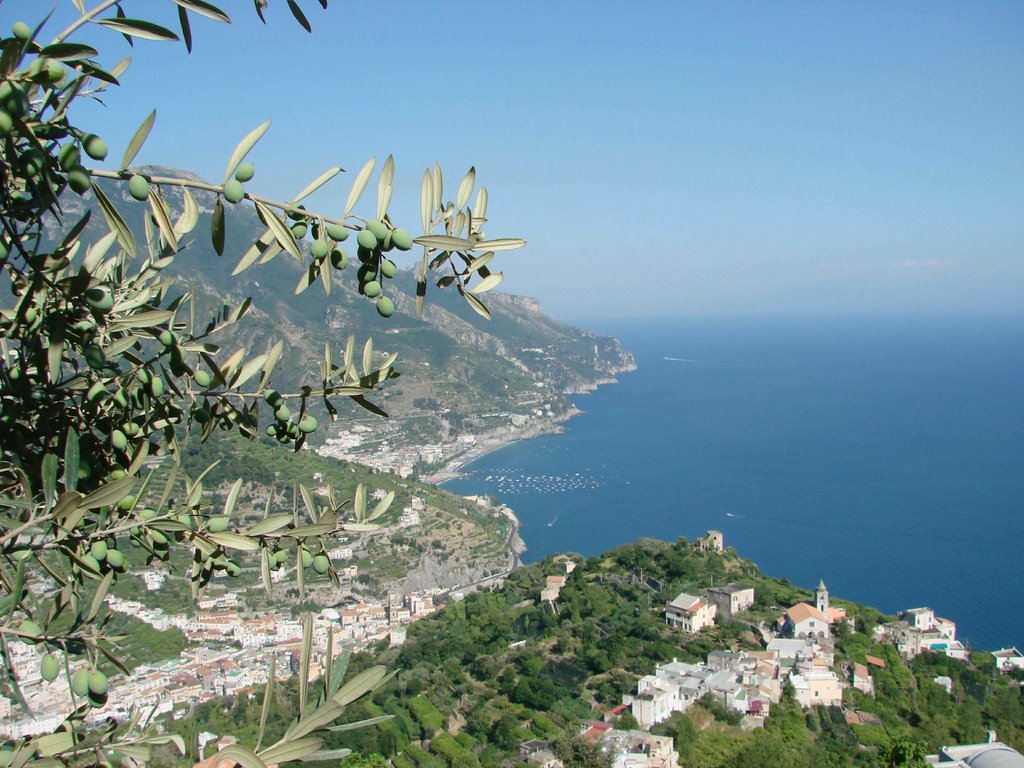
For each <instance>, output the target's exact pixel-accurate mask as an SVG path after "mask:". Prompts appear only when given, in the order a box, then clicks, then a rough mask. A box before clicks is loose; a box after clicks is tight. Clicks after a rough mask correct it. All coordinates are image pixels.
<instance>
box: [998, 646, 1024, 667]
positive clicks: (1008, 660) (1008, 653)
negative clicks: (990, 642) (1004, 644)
mask: <svg viewBox="0 0 1024 768" xmlns="http://www.w3.org/2000/svg"><path fill="white" fill-rule="evenodd" d="M992 656H993V657H994V658H995V660H996V666H997V667H999V669H1000V670H1001V671H1003V672H1009V671H1010V670H1011V669H1024V655H1021V652H1020V651H1018V650H1017V649H1016V648H1000V649H999V650H998V651H992Z"/></svg>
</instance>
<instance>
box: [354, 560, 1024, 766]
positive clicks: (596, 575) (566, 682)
mask: <svg viewBox="0 0 1024 768" xmlns="http://www.w3.org/2000/svg"><path fill="white" fill-rule="evenodd" d="M574 559H575V560H577V561H578V562H581V561H582V559H581V558H574ZM641 568H642V569H643V574H644V579H643V581H641V580H640V576H639V574H640V569H641ZM564 572H565V571H564V567H563V565H562V564H561V563H560V562H556V561H553V560H547V561H544V562H542V563H538V564H535V565H533V566H530V567H528V568H524V569H521V570H519V571H516V572H515V573H513V575H512V576H511V577H510V578H509V579H508V581H507V582H506V583H505V585H504V586H503V587H502V588H500V589H497V590H494V591H491V592H485V593H480V594H476V595H473V596H471V597H469V598H467V599H466V600H465V601H463V602H459V603H455V604H452V605H449V606H448V607H447V608H446V609H445V610H444V611H442V612H440V613H438V614H436V615H435V616H433V617H431V618H429V619H427V620H424V621H421V622H418V623H417V624H415V625H413V627H412V628H411V630H410V632H409V638H408V641H407V642H406V644H405V645H403V646H402V647H400V648H391V649H386V650H385V649H380V650H379V651H378V652H377V653H376V654H375V655H374V657H373V659H374V661H376V662H381V661H383V662H384V663H387V664H388V665H389V666H391V667H393V668H398V669H400V670H401V672H400V673H399V674H398V676H397V677H396V678H395V680H394V682H393V683H392V684H391V685H390V686H389V687H388V688H387V689H385V690H381V691H378V692H377V693H376V694H375V695H374V697H373V699H372V700H367V701H365V702H363V703H361V704H359V705H358V706H357V707H356V708H355V709H354V710H353V711H352V712H351V713H350V716H351V717H352V718H354V719H355V718H367V717H376V716H380V715H383V714H392V715H393V716H394V718H393V719H392V720H390V721H388V722H386V723H383V724H382V725H379V726H376V727H374V728H371V729H364V730H360V731H353V732H349V733H345V734H344V739H339V741H338V743H339V744H341V743H344V744H345V745H346V746H349V747H351V748H353V749H355V750H357V751H358V752H360V753H363V754H374V753H379V754H382V755H385V756H387V757H388V758H389V759H390V760H391V762H392V764H393V765H395V766H396V767H397V768H413V766H419V767H420V768H446V766H450V767H451V768H455V766H459V768H462V767H464V766H466V767H468V766H476V765H477V764H480V765H484V766H497V765H500V764H502V763H503V762H505V761H507V760H508V759H509V758H510V757H511V756H513V755H514V754H515V753H516V751H517V748H518V744H519V743H521V742H522V741H525V740H527V739H530V738H540V739H557V738H560V737H561V738H568V737H569V736H571V735H572V734H575V733H576V732H577V731H578V725H579V723H581V722H582V721H584V720H587V719H591V718H598V719H600V717H601V715H602V713H603V712H605V711H607V710H608V709H611V708H612V707H614V706H615V705H617V704H619V703H620V702H621V697H622V694H623V693H626V692H628V691H629V690H630V689H631V688H632V687H633V685H634V683H635V681H636V679H637V678H638V677H639V676H641V675H644V674H648V673H649V672H651V671H653V668H654V665H655V664H657V663H659V662H664V661H667V660H670V659H672V658H673V657H676V658H679V659H682V660H688V661H697V660H701V659H703V657H704V656H705V655H706V654H707V652H708V651H710V650H713V649H715V648H725V647H727V648H732V649H743V648H747V649H759V648H760V646H759V645H758V644H757V643H756V642H755V640H754V636H753V635H752V633H751V632H750V631H749V628H748V627H747V626H746V625H744V624H742V623H739V622H732V623H726V624H725V625H723V626H718V627H715V628H713V629H710V630H705V632H704V633H702V634H701V635H699V636H696V637H687V636H684V635H682V634H680V633H678V632H675V631H673V630H671V629H669V628H668V627H667V626H666V625H665V624H664V622H663V620H662V615H661V612H662V608H663V606H664V602H665V600H666V599H670V597H673V596H674V595H675V594H676V593H677V592H679V591H682V590H689V591H691V592H699V591H701V589H702V588H703V587H704V586H706V585H707V584H708V583H709V582H710V579H711V578H712V577H714V578H715V582H716V583H721V581H722V579H725V578H728V579H741V580H742V581H744V582H746V583H748V584H752V585H754V586H755V588H756V592H757V605H756V606H755V610H754V611H753V612H752V615H754V616H756V615H758V614H761V615H764V616H773V615H777V613H776V608H777V607H778V606H779V605H789V604H791V603H792V602H794V601H796V600H800V599H809V597H810V594H809V593H808V592H807V591H804V590H800V589H799V588H797V587H794V586H793V585H791V584H789V583H787V582H784V581H778V580H774V579H771V578H768V577H766V576H764V575H762V574H761V573H760V572H759V571H758V570H757V569H756V567H755V566H753V565H752V564H751V563H749V562H746V561H744V560H742V559H740V558H739V557H738V556H737V555H736V554H735V553H733V552H731V551H729V552H726V553H724V554H722V555H715V554H709V553H705V552H700V551H698V550H697V549H696V548H695V547H693V546H692V545H691V544H689V543H688V542H686V541H685V540H680V541H678V542H676V543H674V544H668V543H664V542H655V541H641V542H638V543H636V544H633V545H629V546H625V547H621V548H619V549H616V550H614V551H612V552H610V553H608V554H606V555H604V556H601V557H597V558H591V559H589V560H586V561H582V562H581V565H580V566H579V567H578V568H577V569H576V570H575V572H574V573H573V574H572V576H571V577H570V579H569V582H568V584H567V586H566V587H565V588H564V589H563V590H562V592H561V595H560V596H559V598H558V601H557V603H556V609H557V610H552V608H551V606H550V605H548V604H542V603H540V601H539V600H538V595H539V592H540V589H541V587H542V585H543V581H544V577H545V576H546V575H551V574H556V573H564ZM846 607H847V610H848V611H849V613H850V614H851V615H852V616H853V617H854V619H855V622H856V625H857V627H858V631H857V632H850V631H841V633H840V635H839V638H838V641H837V648H836V664H837V667H842V666H843V665H846V664H849V663H852V662H854V661H857V662H861V663H863V662H864V654H865V653H870V654H873V655H876V656H879V657H881V658H883V659H884V660H885V661H886V662H887V666H886V667H885V669H873V673H874V677H875V682H876V687H877V691H878V693H877V696H876V697H875V698H871V697H868V696H864V695H863V694H861V693H859V692H856V691H852V690H849V691H847V694H846V700H845V701H844V705H845V707H846V708H850V709H857V710H863V711H867V712H870V713H874V714H877V715H878V716H879V717H880V718H881V721H882V725H881V726H868V725H853V726H851V725H848V724H847V721H846V718H845V716H844V711H843V709H841V708H838V707H832V708H825V707H817V708H813V709H807V710H804V709H802V708H801V707H800V706H799V704H797V703H796V702H795V700H794V699H793V698H792V693H791V691H789V692H787V693H785V694H784V696H783V700H782V702H781V703H780V704H779V705H777V706H774V707H773V709H772V715H771V717H770V718H768V721H767V724H766V727H765V728H764V729H763V730H758V731H755V732H748V731H744V730H742V729H741V728H740V727H739V726H738V724H737V718H736V717H735V714H734V713H730V712H726V711H725V710H724V709H723V708H722V707H721V706H720V705H718V704H716V703H715V702H713V701H703V702H701V703H699V704H698V705H696V706H694V707H693V708H692V709H690V710H689V711H688V712H687V713H685V714H679V715H676V716H674V717H673V718H672V719H671V720H669V721H667V722H666V723H662V724H659V725H657V726H655V727H654V729H653V730H654V732H656V733H661V734H665V735H672V736H673V737H674V738H675V743H676V748H677V750H678V751H679V753H680V761H681V763H682V764H683V765H684V766H693V767H694V768H726V767H727V766H728V767H730V768H731V767H732V766H741V767H742V766H762V765H786V766H797V767H798V768H800V767H804V766H806V767H807V768H810V767H812V766H841V765H851V766H873V765H876V764H877V762H878V760H879V757H880V749H879V748H880V747H886V746H888V745H889V744H892V743H896V742H898V741H899V740H901V739H907V740H909V742H910V743H914V742H917V743H919V744H920V745H922V746H924V747H926V748H927V749H928V750H929V751H934V750H935V749H937V748H938V747H939V746H941V745H944V744H950V743H970V742H979V741H984V739H985V732H986V730H988V729H993V730H996V731H997V732H998V734H999V736H1000V738H1002V739H1003V740H1004V741H1006V742H1007V743H1009V744H1011V745H1014V746H1016V747H1017V748H1022V747H1024V725H1022V724H1024V697H1022V693H1021V687H1020V685H1019V680H1014V679H1012V678H1011V677H1010V676H1007V675H1000V674H998V673H997V672H996V671H995V667H994V664H993V662H992V659H991V656H989V655H988V654H984V653H977V654H974V655H973V656H972V658H971V660H970V662H969V663H961V662H957V661H953V660H951V659H948V658H946V657H945V656H937V655H929V654H926V655H923V656H920V657H918V658H917V659H915V660H914V661H913V662H911V663H910V664H907V663H905V662H903V661H901V659H900V658H899V656H898V654H897V653H896V652H895V649H894V648H892V647H891V646H885V645H878V644H876V643H874V642H872V640H871V635H870V630H871V629H872V628H873V627H874V626H875V625H876V624H877V623H878V622H879V621H880V620H884V619H885V617H883V616H882V615H881V614H880V613H878V611H876V610H874V609H872V608H869V607H866V606H859V605H855V604H847V605H846ZM865 632H867V634H865ZM353 663H354V664H355V665H356V666H359V665H363V664H368V663H370V660H369V657H367V658H362V657H360V658H356V659H355V660H354V662H353ZM938 675H948V676H949V677H951V678H952V680H953V693H952V695H950V694H947V693H946V691H945V689H944V688H942V687H940V686H939V685H937V684H936V683H934V682H933V679H934V678H935V677H936V676H938ZM630 719H631V718H627V719H626V720H624V721H623V724H626V725H628V724H629V720H630ZM571 753H572V750H567V754H571Z"/></svg>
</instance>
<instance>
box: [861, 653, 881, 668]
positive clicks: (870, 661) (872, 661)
mask: <svg viewBox="0 0 1024 768" xmlns="http://www.w3.org/2000/svg"><path fill="white" fill-rule="evenodd" d="M864 660H865V661H867V663H868V664H873V665H874V666H876V667H881V668H882V669H885V659H880V658H878V657H877V656H871V655H868V654H865V655H864Z"/></svg>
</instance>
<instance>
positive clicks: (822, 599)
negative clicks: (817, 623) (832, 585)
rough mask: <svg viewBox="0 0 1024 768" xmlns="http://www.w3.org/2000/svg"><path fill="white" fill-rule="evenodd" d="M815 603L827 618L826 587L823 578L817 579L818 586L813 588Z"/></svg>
mask: <svg viewBox="0 0 1024 768" xmlns="http://www.w3.org/2000/svg"><path fill="white" fill-rule="evenodd" d="M814 598H815V603H816V605H817V608H818V610H819V611H821V612H822V613H823V614H824V615H825V618H826V619H827V618H828V587H826V586H825V580H824V579H820V580H819V581H818V588H817V589H816V590H814Z"/></svg>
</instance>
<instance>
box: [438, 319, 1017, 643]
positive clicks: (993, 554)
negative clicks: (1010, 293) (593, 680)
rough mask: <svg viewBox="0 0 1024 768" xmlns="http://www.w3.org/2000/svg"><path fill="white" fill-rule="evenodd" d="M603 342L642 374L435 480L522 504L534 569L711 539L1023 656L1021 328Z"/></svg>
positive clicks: (642, 331) (859, 326) (835, 323)
mask: <svg viewBox="0 0 1024 768" xmlns="http://www.w3.org/2000/svg"><path fill="white" fill-rule="evenodd" d="M596 330H599V331H601V332H603V333H608V334H611V335H614V336H616V337H618V338H620V339H621V340H622V341H623V343H624V344H625V346H626V347H627V348H628V349H630V350H631V351H632V352H633V353H634V355H635V356H636V359H637V363H638V365H639V370H638V371H636V372H635V373H631V374H626V375H623V376H621V377H620V381H619V383H618V384H616V385H612V386H607V387H602V388H601V389H600V390H598V391H597V392H595V393H593V394H590V395H585V396H579V397H577V398H576V405H577V406H578V407H580V408H582V409H583V410H584V411H585V414H584V415H582V416H579V417H577V418H575V419H572V420H571V421H569V422H568V423H567V424H566V432H565V434H564V435H559V436H553V437H542V438H538V439H535V440H531V441H528V442H525V443H518V444H514V445H511V446H508V447H506V448H503V449H502V450H500V451H497V452H495V453H492V454H489V455H487V456H484V457H483V458H481V459H480V460H478V461H477V462H475V463H474V464H472V465H470V466H469V467H467V471H468V472H470V473H471V475H470V477H467V478H465V479H461V480H457V481H453V482H451V483H448V484H446V486H445V487H446V488H448V489H449V490H452V491H455V492H457V493H464V494H470V493H482V494H495V495H497V496H499V497H500V498H501V500H502V501H503V502H505V503H507V504H509V505H510V506H511V507H512V508H513V509H515V511H516V513H517V514H518V516H519V518H520V519H521V520H522V524H523V537H524V539H525V540H526V543H527V546H528V547H529V552H528V553H527V555H526V557H525V559H526V560H527V561H528V562H530V561H533V560H537V559H540V558H542V557H544V556H546V555H549V554H551V553H555V552H564V551H573V552H578V553H581V554H583V555H594V554H598V553H599V552H602V551H604V550H607V549H610V548H612V547H614V546H616V545H618V544H622V543H625V542H629V541H632V540H634V539H635V538H637V537H638V536H653V537H658V538H663V539H669V540H674V539H675V538H677V537H679V536H686V537H688V538H690V539H691V540H692V539H693V538H694V537H696V536H699V535H702V534H703V533H704V532H705V531H707V530H708V529H709V528H717V529H720V530H721V531H723V532H724V534H725V541H726V545H727V546H734V547H736V549H737V550H738V551H739V552H740V554H741V555H743V556H745V557H747V558H749V559H751V560H753V561H755V562H756V563H758V565H759V566H760V567H761V568H762V570H764V571H765V572H766V573H768V574H771V575H774V576H779V577H788V578H789V579H790V580H792V581H793V582H795V583H797V584H800V585H802V586H805V587H813V586H814V585H815V584H817V581H818V579H819V578H824V579H825V582H826V584H828V587H829V590H830V592H831V593H832V594H833V595H835V596H837V597H840V598H848V599H852V600H856V601H860V602H866V603H870V604H873V605H875V606H877V607H878V608H880V609H882V610H884V611H887V612H895V611H897V610H899V609H902V608H911V607H916V606H921V605H927V606H929V607H932V608H934V609H935V610H936V612H937V613H938V614H939V615H942V616H945V617H947V618H950V619H952V620H954V621H956V622H957V624H958V631H959V635H958V636H959V637H960V638H961V639H963V640H966V641H967V642H969V643H970V644H971V645H973V646H975V647H981V648H993V647H998V646H1002V645H1010V644H1016V645H1018V647H1020V646H1022V645H1024V577H1022V574H1021V544H1022V542H1024V319H1022V318H1002V319H979V318H970V319H956V320H952V319H944V320H938V319H932V320H922V319H914V320H901V319H886V320H850V319H844V320H823V319H803V320H795V319H785V320H780V319H771V320H749V319H745V320H720V319H715V320H707V319H701V320H673V321H667V322H666V321H662V322H653V321H646V322H639V321H637V322H632V323H621V324H619V325H615V326H612V325H606V326H604V327H599V328H596Z"/></svg>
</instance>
